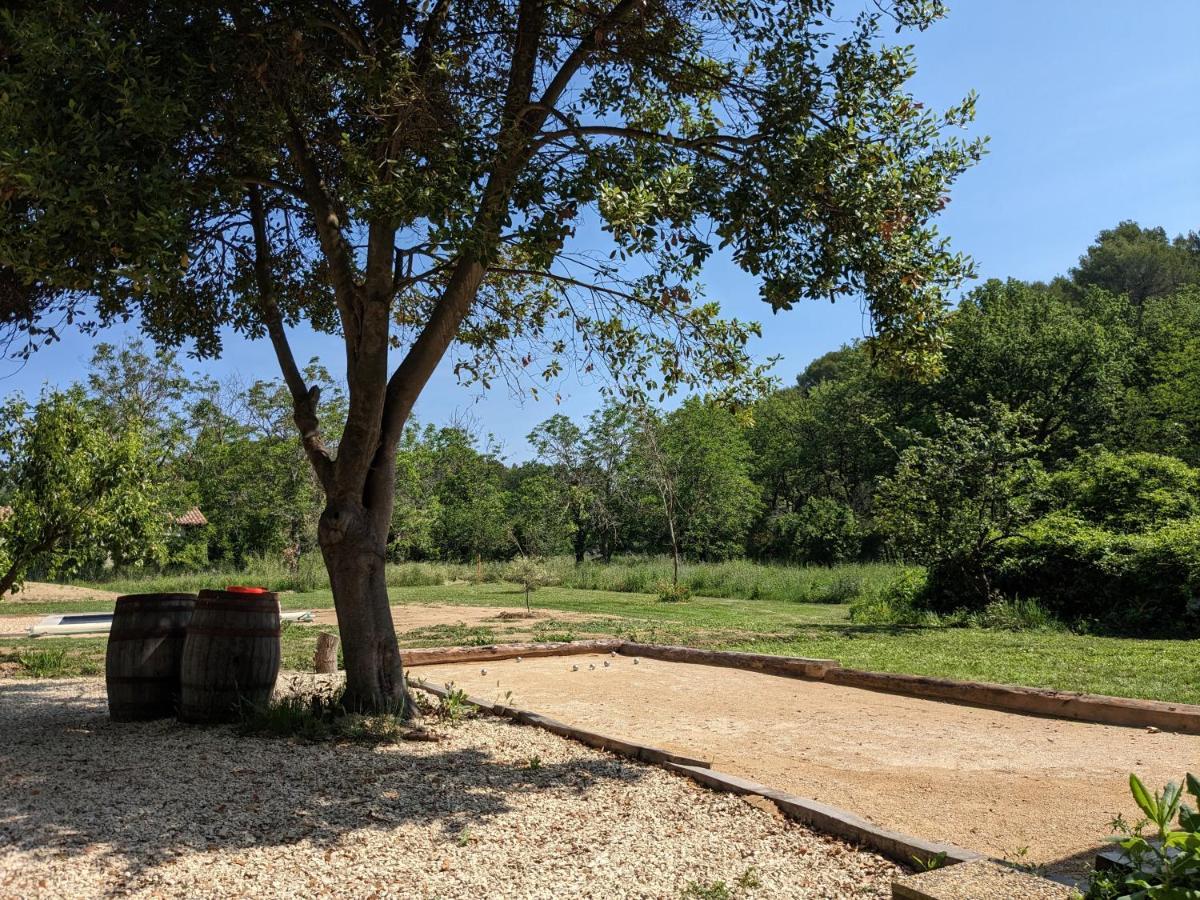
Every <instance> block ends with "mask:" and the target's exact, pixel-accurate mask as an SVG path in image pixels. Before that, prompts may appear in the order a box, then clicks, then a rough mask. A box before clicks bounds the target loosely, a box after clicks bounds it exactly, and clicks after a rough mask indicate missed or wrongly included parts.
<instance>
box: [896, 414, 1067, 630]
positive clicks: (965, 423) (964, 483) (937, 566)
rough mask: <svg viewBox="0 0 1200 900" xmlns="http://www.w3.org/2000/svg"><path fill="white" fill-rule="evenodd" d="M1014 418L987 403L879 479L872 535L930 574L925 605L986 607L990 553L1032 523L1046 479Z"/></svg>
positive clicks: (921, 441)
mask: <svg viewBox="0 0 1200 900" xmlns="http://www.w3.org/2000/svg"><path fill="white" fill-rule="evenodd" d="M1024 430H1025V429H1024V427H1023V423H1022V421H1021V416H1020V415H1019V414H1016V413H1013V412H1012V411H1010V410H1008V409H1006V408H1005V407H1004V406H1003V405H1002V404H999V403H994V404H991V405H990V406H989V407H986V408H985V409H983V410H980V411H979V413H978V414H977V415H976V416H975V417H972V418H970V419H958V418H955V417H953V416H950V415H942V416H941V417H940V419H939V423H938V434H937V435H936V436H933V437H927V436H924V435H922V436H919V437H918V438H917V439H916V440H915V441H914V442H913V443H912V445H911V446H910V447H908V448H907V449H906V450H905V451H904V452H903V453H902V454H901V455H900V461H899V463H898V464H897V466H896V471H895V472H894V473H893V474H892V475H891V476H890V477H888V478H885V479H883V480H882V481H881V482H880V484H879V488H878V491H877V494H876V498H875V516H876V520H877V523H878V526H879V528H880V529H881V531H883V532H884V533H885V534H887V535H888V536H889V538H890V541H891V543H892V545H893V546H894V547H895V548H896V549H897V550H898V551H900V553H902V554H903V555H904V556H905V557H906V558H907V559H909V560H912V561H913V562H918V563H921V564H922V565H926V566H929V568H930V574H929V588H928V594H929V597H928V599H929V600H931V601H932V602H933V604H934V605H937V606H940V607H941V608H943V609H952V608H954V607H955V606H957V605H982V604H983V603H985V602H987V601H989V600H991V599H992V585H991V583H990V579H989V564H990V563H991V562H992V555H993V554H994V553H995V551H996V548H997V546H998V545H999V544H1000V543H1001V542H1002V541H1004V540H1005V539H1006V538H1009V537H1012V536H1013V535H1015V534H1017V532H1018V531H1019V530H1020V528H1021V527H1022V526H1024V525H1026V524H1028V523H1029V522H1030V521H1032V520H1033V519H1034V517H1035V515H1036V512H1037V510H1038V505H1039V502H1040V500H1041V498H1042V495H1043V493H1044V491H1045V476H1044V473H1043V471H1042V467H1041V464H1040V463H1039V462H1038V460H1037V459H1036V458H1035V455H1034V447H1033V446H1032V444H1031V443H1030V441H1029V439H1028V438H1025V437H1022V432H1023V431H1024Z"/></svg>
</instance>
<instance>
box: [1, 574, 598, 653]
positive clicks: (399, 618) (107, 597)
mask: <svg viewBox="0 0 1200 900" xmlns="http://www.w3.org/2000/svg"><path fill="white" fill-rule="evenodd" d="M27 587H28V588H31V589H33V591H34V593H33V595H32V596H30V597H26V596H25V592H24V591H22V593H21V594H20V595H18V596H20V597H22V598H23V599H24V600H25V601H26V602H34V601H38V602H41V601H53V600H77V599H78V600H84V599H96V600H104V601H106V602H111V601H112V600H114V599H116V596H117V595H116V594H109V593H106V592H105V591H92V590H85V589H83V588H75V587H67V586H64V585H58V584H38V585H33V584H30V585H27ZM58 591H61V592H62V593H61V594H58V595H57V596H55V593H56V592H58ZM9 603H10V601H7V600H6V601H5V605H3V606H0V637H25V636H26V629H27V628H29V626H31V625H33V624H35V623H37V622H40V621H41V620H42V619H43V618H44V616H22V615H19V613H20V610H21V607H20V605H18V604H16V603H13V604H12V605H11V606H10V605H8V604H9ZM9 612H12V613H18V615H5V613H9ZM596 618H597V617H596V616H592V615H584V614H582V613H571V612H553V613H548V612H545V611H544V610H534V611H533V615H532V616H528V615H526V614H525V613H524V612H522V611H520V610H514V609H508V608H504V607H497V606H454V605H423V604H407V605H404V606H393V607H392V620H393V621H394V622H395V623H396V631H397V632H398V633H400V634H404V633H406V632H410V631H416V630H418V629H423V628H431V627H435V626H439V625H460V624H461V625H467V626H478V625H484V626H487V627H489V628H493V629H495V630H496V631H497V638H498V639H501V638H502V639H503V640H504V641H506V642H510V641H527V640H531V639H532V638H533V637H534V632H533V630H532V629H533V627H534V625H536V624H538V623H545V622H549V621H554V622H564V623H586V622H588V621H595V620H596ZM607 618H610V619H611V618H612V617H611V616H609V617H607ZM313 621H314V623H315V624H327V625H336V624H337V613H336V612H335V611H334V610H332V609H318V610H314V611H313ZM593 634H599V633H598V632H597V633H593V632H590V631H588V630H587V628H586V627H584V628H582V629H576V630H575V631H574V636H575V637H577V638H584V637H591V636H593Z"/></svg>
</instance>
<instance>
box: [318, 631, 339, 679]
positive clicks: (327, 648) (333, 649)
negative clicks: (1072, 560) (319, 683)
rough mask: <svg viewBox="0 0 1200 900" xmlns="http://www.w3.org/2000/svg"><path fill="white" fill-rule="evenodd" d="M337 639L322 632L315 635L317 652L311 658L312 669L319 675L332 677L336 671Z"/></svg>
mask: <svg viewBox="0 0 1200 900" xmlns="http://www.w3.org/2000/svg"><path fill="white" fill-rule="evenodd" d="M339 640H340V639H339V638H338V636H337V635H336V634H330V633H329V632H328V631H322V632H321V633H320V634H318V635H317V652H316V654H315V655H314V656H313V669H314V670H315V671H316V672H317V674H319V675H332V674H333V673H334V672H336V671H337V670H338V665H337V651H338V643H339Z"/></svg>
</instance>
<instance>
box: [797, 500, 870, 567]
mask: <svg viewBox="0 0 1200 900" xmlns="http://www.w3.org/2000/svg"><path fill="white" fill-rule="evenodd" d="M784 519H785V520H786V522H785V521H781V523H780V527H781V528H782V529H784V530H785V531H790V532H791V534H792V546H793V547H795V548H796V549H795V555H796V558H798V559H802V560H805V561H807V562H811V563H816V564H817V565H822V566H829V565H833V564H834V563H842V562H849V561H851V560H854V559H857V558H858V556H859V554H860V553H861V552H862V545H863V537H864V535H863V529H862V526H861V525H860V524H859V522H858V518H857V517H856V516H855V515H854V510H853V509H851V508H850V507H849V506H846V505H844V504H842V503H838V502H837V501H836V500H834V499H832V498H830V497H809V498H808V499H807V500H805V501H804V505H803V506H801V507H800V509H799V510H798V511H797V512H795V513H791V514H790V515H789V516H785V517H784Z"/></svg>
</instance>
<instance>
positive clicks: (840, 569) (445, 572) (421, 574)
mask: <svg viewBox="0 0 1200 900" xmlns="http://www.w3.org/2000/svg"><path fill="white" fill-rule="evenodd" d="M508 567H509V563H507V562H504V561H496V560H493V561H487V562H478V563H443V562H409V563H392V564H389V565H388V567H387V583H388V586H389V587H430V586H434V585H442V584H454V583H456V582H469V583H473V584H478V583H495V582H501V581H505V580H506V572H507V569H508ZM546 567H547V570H548V572H549V575H550V583H552V584H556V585H559V586H561V587H567V588H578V589H583V590H594V591H615V592H618V593H640V594H656V593H658V592H659V588H660V586H661V585H662V584H663V583H665V582H670V580H671V559H670V557H666V556H636V557H635V556H629V557H620V558H617V559H614V560H613V561H612V562H609V563H604V562H599V561H588V562H584V563H582V564H579V565H576V564H575V561H574V560H573V559H572V558H570V557H567V556H559V557H554V558H552V559H550V560H547V564H546ZM902 571H903V569H902V567H900V566H895V565H890V564H887V563H860V564H845V565H839V566H834V567H832V568H825V567H819V566H812V567H806V566H788V565H780V564H771V563H758V562H752V561H750V560H744V559H742V560H730V561H728V562H720V563H698V562H685V563H683V564H682V565H680V567H679V582H680V585H681V586H683V587H685V588H686V589H687V590H689V591H690V592H691V594H692V595H693V596H701V597H721V598H730V599H743V600H774V601H782V602H795V603H850V602H852V601H854V600H857V599H860V598H862V597H865V596H875V595H877V594H879V593H880V592H881V591H882V590H883V589H884V588H885V587H886V586H887V585H888V584H890V583H891V582H892V581H893V580H895V578H896V577H897V576H898V575H899V574H900V573H901V572H902ZM226 584H252V585H261V586H264V587H269V588H271V589H272V590H277V591H296V592H297V593H310V592H312V591H321V590H328V589H329V576H328V575H327V574H326V572H325V566H324V563H323V562H322V560H321V557H320V555H319V554H316V553H310V554H307V555H305V556H303V557H301V559H300V564H299V566H298V568H297V569H296V570H294V571H293V570H292V569H290V568H288V567H287V566H286V565H284V563H283V562H282V561H280V560H277V559H270V558H262V557H260V558H256V559H252V560H250V561H249V562H248V563H247V565H246V566H245V567H243V568H241V569H234V568H232V567H221V566H214V567H212V568H209V569H205V570H203V571H199V572H186V573H180V574H153V573H147V574H142V575H138V574H123V575H120V576H117V577H114V578H112V579H110V580H106V581H101V582H96V583H95V584H94V585H92V586H94V587H97V588H103V589H105V590H109V591H115V592H117V593H139V592H150V591H191V592H195V591H198V590H200V589H202V588H213V587H221V586H223V585H226Z"/></svg>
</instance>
